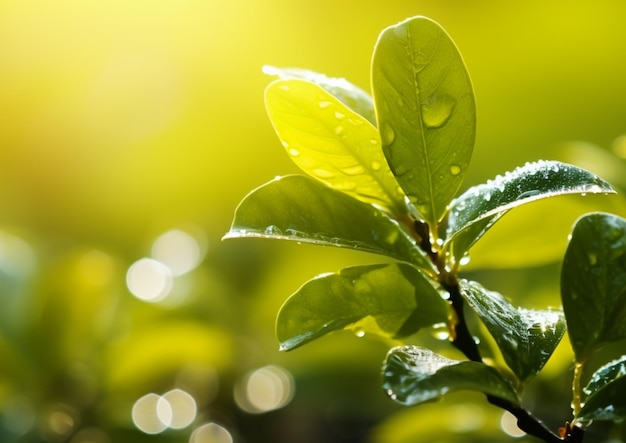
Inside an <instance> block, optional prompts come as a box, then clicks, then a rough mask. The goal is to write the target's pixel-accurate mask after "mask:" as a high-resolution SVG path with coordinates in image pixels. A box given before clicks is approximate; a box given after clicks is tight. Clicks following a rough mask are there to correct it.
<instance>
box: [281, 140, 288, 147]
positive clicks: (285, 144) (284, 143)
mask: <svg viewBox="0 0 626 443" xmlns="http://www.w3.org/2000/svg"><path fill="white" fill-rule="evenodd" d="M280 144H281V145H283V148H286V147H287V146H289V143H287V142H286V141H285V140H281V141H280Z"/></svg>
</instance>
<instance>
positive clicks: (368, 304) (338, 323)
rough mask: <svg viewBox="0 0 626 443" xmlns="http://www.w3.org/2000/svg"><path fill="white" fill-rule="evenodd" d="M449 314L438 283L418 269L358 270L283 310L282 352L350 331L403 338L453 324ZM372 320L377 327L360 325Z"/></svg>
mask: <svg viewBox="0 0 626 443" xmlns="http://www.w3.org/2000/svg"><path fill="white" fill-rule="evenodd" d="M448 310H449V308H448V304H447V302H446V301H445V300H444V299H443V298H442V297H441V295H440V294H439V292H438V291H437V290H436V289H435V288H434V287H433V284H432V282H431V281H430V280H428V279H427V278H426V277H424V276H423V275H422V274H421V273H420V272H419V271H417V270H416V269H415V268H414V267H412V266H409V265H407V264H403V263H398V264H384V265H369V266H355V267H350V268H345V269H343V270H342V271H341V272H339V273H336V274H325V275H321V276H319V277H317V278H314V279H313V280H310V281H309V282H307V283H306V284H304V286H302V287H301V288H300V289H298V291H296V292H295V293H294V294H293V295H292V296H291V297H289V299H288V300H287V301H286V302H285V304H284V305H283V306H282V308H281V309H280V311H279V313H278V320H277V323H276V333H277V336H278V340H279V341H280V347H281V349H282V350H291V349H294V348H296V347H298V346H301V345H303V344H305V343H307V342H309V341H311V340H314V339H316V338H318V337H321V336H322V335H325V334H327V333H329V332H332V331H336V330H340V329H345V328H347V327H352V328H357V329H358V330H359V331H360V332H363V333H375V334H379V335H383V336H387V337H402V336H407V335H411V334H413V333H415V332H417V331H418V330H419V329H421V328H424V327H428V326H431V325H433V324H436V323H444V322H447V320H448V315H449V312H448ZM367 318H371V319H373V320H374V322H371V321H370V322H368V321H364V322H360V321H361V320H364V319H367ZM359 322H360V323H359Z"/></svg>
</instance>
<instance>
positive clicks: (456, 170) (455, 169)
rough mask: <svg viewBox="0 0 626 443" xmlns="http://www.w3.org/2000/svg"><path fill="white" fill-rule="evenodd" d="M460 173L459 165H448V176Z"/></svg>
mask: <svg viewBox="0 0 626 443" xmlns="http://www.w3.org/2000/svg"><path fill="white" fill-rule="evenodd" d="M460 173H461V167H460V166H459V165H450V174H452V175H459V174H460Z"/></svg>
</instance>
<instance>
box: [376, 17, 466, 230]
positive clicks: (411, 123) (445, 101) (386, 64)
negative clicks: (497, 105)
mask: <svg viewBox="0 0 626 443" xmlns="http://www.w3.org/2000/svg"><path fill="white" fill-rule="evenodd" d="M372 87H373V93H374V103H375V106H376V113H377V117H378V128H379V130H380V135H381V139H382V145H383V150H384V152H385V156H386V157H387V160H388V162H389V165H390V166H391V170H392V171H393V173H394V175H395V176H396V178H397V179H398V182H399V183H400V186H402V189H404V192H405V193H406V195H407V196H409V199H410V200H411V201H412V202H413V203H414V204H415V206H416V208H417V209H418V211H419V212H420V213H421V215H422V217H423V218H424V220H425V221H426V222H428V223H429V224H430V226H431V227H434V226H436V224H437V222H439V221H440V220H441V219H442V218H443V216H444V215H445V213H446V210H447V206H448V203H450V201H451V200H452V198H453V197H454V196H455V195H456V193H457V191H458V190H459V188H460V186H461V183H462V181H463V177H464V176H465V173H466V171H467V168H468V165H469V161H470V158H471V155H472V150H473V147H474V139H475V133H476V111H475V103H474V94H473V91H472V85H471V82H470V78H469V75H468V73H467V70H466V69H465V65H464V63H463V60H462V58H461V55H460V54H459V51H458V50H457V48H456V46H455V44H454V42H453V41H452V39H451V38H450V37H449V36H448V34H446V32H445V31H444V30H443V28H441V26H439V25H438V24H437V23H435V22H434V21H432V20H430V19H428V18H425V17H415V18H412V19H408V20H405V21H403V22H401V23H399V24H397V25H395V26H391V27H389V28H387V29H385V30H384V31H383V32H382V34H381V35H380V37H379V39H378V42H377V44H376V47H375V49H374V56H373V61H372Z"/></svg>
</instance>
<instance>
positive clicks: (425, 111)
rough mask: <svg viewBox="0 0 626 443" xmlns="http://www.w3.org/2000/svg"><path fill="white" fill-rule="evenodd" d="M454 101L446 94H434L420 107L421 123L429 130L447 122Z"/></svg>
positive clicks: (452, 109) (454, 104)
mask: <svg viewBox="0 0 626 443" xmlns="http://www.w3.org/2000/svg"><path fill="white" fill-rule="evenodd" d="M455 106H456V100H455V99H454V98H452V97H450V96H449V95H447V94H435V95H432V96H431V97H429V99H428V100H426V101H425V102H424V104H423V105H422V121H423V122H424V124H425V125H426V126H427V127H429V128H438V127H440V126H442V125H443V124H444V123H445V122H447V121H448V119H449V118H450V116H451V115H452V111H454V107H455Z"/></svg>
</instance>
